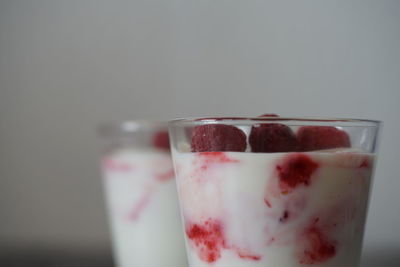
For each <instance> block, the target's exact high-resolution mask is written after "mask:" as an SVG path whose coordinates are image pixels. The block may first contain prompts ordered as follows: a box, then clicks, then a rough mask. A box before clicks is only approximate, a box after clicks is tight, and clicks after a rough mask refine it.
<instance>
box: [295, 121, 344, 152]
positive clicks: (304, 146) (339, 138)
mask: <svg viewBox="0 0 400 267" xmlns="http://www.w3.org/2000/svg"><path fill="white" fill-rule="evenodd" d="M297 139H298V140H299V146H300V147H299V149H300V151H313V150H321V149H330V148H337V147H350V138H349V135H348V134H347V133H346V132H345V131H343V130H340V129H337V128H335V127H331V126H303V127H301V128H300V129H299V130H298V131H297Z"/></svg>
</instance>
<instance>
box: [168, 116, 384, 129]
mask: <svg viewBox="0 0 400 267" xmlns="http://www.w3.org/2000/svg"><path fill="white" fill-rule="evenodd" d="M267 122H271V123H272V122H273V123H279V122H281V123H284V124H286V125H288V126H306V125H310V124H312V125H321V126H325V125H326V126H338V127H340V126H342V127H377V128H378V127H379V126H380V125H381V124H382V123H383V122H382V121H380V120H370V119H354V118H334V117H272V116H271V117H233V116H222V117H190V118H177V119H173V120H170V121H168V124H169V125H170V126H190V125H192V126H196V125H204V124H229V125H243V126H246V125H247V126H251V125H254V124H258V123H267Z"/></svg>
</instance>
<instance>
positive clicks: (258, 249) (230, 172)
mask: <svg viewBox="0 0 400 267" xmlns="http://www.w3.org/2000/svg"><path fill="white" fill-rule="evenodd" d="M379 125H380V123H379V122H378V121H372V120H356V119H324V118H282V117H277V116H276V115H265V116H263V117H258V118H198V119H180V120H174V121H171V122H170V124H169V130H170V136H171V141H172V156H173V161H174V167H175V172H176V179H177V188H178V195H179V200H180V208H181V215H182V219H183V229H184V236H185V242H186V249H187V254H188V260H189V266H190V267H206V266H213V267H253V266H254V267H256V266H259V267H261V266H262V267H301V266H318V267H338V266H340V267H357V266H359V261H360V253H361V248H362V240H363V233H364V225H365V219H366V214H367V208H368V200H369V195H370V187H371V179H372V173H373V169H374V165H375V157H376V156H375V153H376V143H377V134H378V129H379Z"/></svg>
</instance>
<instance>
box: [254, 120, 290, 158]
mask: <svg viewBox="0 0 400 267" xmlns="http://www.w3.org/2000/svg"><path fill="white" fill-rule="evenodd" d="M249 143H250V146H251V151H253V152H290V151H296V150H297V139H296V136H295V135H294V133H293V131H292V130H291V129H290V128H289V127H288V126H286V125H283V124H278V123H268V124H260V125H257V126H253V127H252V128H251V132H250V137H249Z"/></svg>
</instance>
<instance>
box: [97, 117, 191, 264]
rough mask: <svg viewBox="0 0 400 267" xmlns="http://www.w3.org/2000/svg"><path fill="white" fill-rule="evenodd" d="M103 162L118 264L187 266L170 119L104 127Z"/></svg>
mask: <svg viewBox="0 0 400 267" xmlns="http://www.w3.org/2000/svg"><path fill="white" fill-rule="evenodd" d="M99 132H100V134H101V136H102V137H103V141H104V147H105V148H104V150H103V153H102V159H101V163H102V164H101V166H102V173H103V184H104V191H105V195H106V199H107V204H108V205H107V206H108V214H109V221H110V225H111V230H112V241H113V250H114V256H115V260H116V263H117V266H118V267H133V266H134V267H158V266H164V267H186V266H187V259H186V254H185V249H184V241H183V236H182V228H181V220H180V215H179V208H178V198H177V193H176V184H175V176H174V170H173V167H172V160H171V156H170V151H169V138H168V132H167V124H166V123H162V122H159V123H158V122H147V121H143V122H136V121H129V122H122V123H107V124H104V125H102V126H100V128H99Z"/></svg>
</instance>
